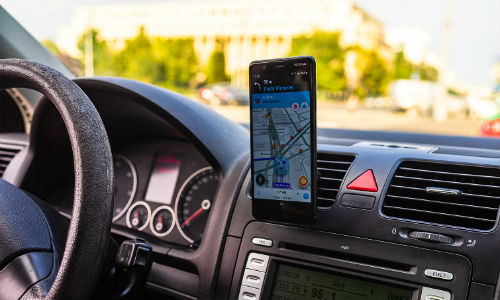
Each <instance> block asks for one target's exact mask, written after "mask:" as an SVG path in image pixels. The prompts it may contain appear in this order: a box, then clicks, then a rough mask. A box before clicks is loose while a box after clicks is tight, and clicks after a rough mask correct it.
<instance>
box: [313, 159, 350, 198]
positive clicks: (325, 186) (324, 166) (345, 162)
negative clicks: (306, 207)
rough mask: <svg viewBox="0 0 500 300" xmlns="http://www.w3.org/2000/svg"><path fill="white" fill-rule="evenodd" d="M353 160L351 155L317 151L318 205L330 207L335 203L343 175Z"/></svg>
mask: <svg viewBox="0 0 500 300" xmlns="http://www.w3.org/2000/svg"><path fill="white" fill-rule="evenodd" d="M353 161H354V156H352V155H343V154H335V153H329V152H318V158H317V168H318V172H319V179H318V187H317V194H318V195H317V197H316V198H317V200H318V207H330V206H332V205H333V203H335V200H336V199H337V194H338V192H339V189H340V186H341V185H342V181H343V180H344V176H345V174H346V173H347V170H348V169H349V167H350V166H351V164H352V162H353Z"/></svg>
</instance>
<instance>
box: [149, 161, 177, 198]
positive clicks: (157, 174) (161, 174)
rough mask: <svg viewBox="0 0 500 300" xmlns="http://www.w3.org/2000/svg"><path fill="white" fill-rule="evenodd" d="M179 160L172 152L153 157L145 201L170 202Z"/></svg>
mask: <svg viewBox="0 0 500 300" xmlns="http://www.w3.org/2000/svg"><path fill="white" fill-rule="evenodd" d="M180 166H181V161H180V160H179V159H178V158H177V157H176V156H175V155H172V154H159V155H158V156H156V158H155V163H154V165H153V172H152V173H151V177H150V178H149V184H148V189H147V191H146V197H145V200H146V201H152V202H159V203H162V204H167V205H169V204H171V203H172V196H173V194H174V189H175V185H176V183H177V177H178V176H179V169H180Z"/></svg>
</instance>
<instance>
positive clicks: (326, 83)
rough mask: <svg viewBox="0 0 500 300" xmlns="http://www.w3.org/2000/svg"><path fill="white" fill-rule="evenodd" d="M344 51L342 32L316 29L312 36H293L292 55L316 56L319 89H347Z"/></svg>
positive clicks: (333, 90)
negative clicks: (341, 44) (341, 38)
mask: <svg viewBox="0 0 500 300" xmlns="http://www.w3.org/2000/svg"><path fill="white" fill-rule="evenodd" d="M344 52H345V51H344V49H342V47H341V46H340V33H338V32H324V31H316V32H314V33H313V35H311V36H308V35H300V36H297V37H295V38H293V39H292V49H291V52H290V55H291V56H299V55H312V56H314V58H315V59H316V69H317V71H316V73H317V76H316V81H317V86H318V89H321V90H324V91H329V92H340V91H344V90H345V89H346V79H345V74H344V54H345V53H344Z"/></svg>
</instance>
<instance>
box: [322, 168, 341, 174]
mask: <svg viewBox="0 0 500 300" xmlns="http://www.w3.org/2000/svg"><path fill="white" fill-rule="evenodd" d="M318 171H320V172H321V171H327V172H339V173H345V171H346V170H341V169H332V168H324V167H318Z"/></svg>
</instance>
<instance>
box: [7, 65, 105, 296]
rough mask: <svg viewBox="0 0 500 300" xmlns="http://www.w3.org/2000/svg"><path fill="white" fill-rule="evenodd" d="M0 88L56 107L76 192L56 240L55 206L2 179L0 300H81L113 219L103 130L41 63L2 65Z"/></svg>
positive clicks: (72, 88)
mask: <svg viewBox="0 0 500 300" xmlns="http://www.w3.org/2000/svg"><path fill="white" fill-rule="evenodd" d="M5 88H29V89H33V90H36V91H38V92H40V93H42V94H44V95H45V96H46V97H47V98H49V99H50V100H51V101H52V103H53V104H54V106H55V107H56V108H57V110H58V112H59V114H60V115H61V117H62V119H63V121H64V124H65V126H66V129H67V132H68V135H69V139H70V142H71V148H72V151H73V163H74V172H75V188H74V203H73V215H72V217H71V221H70V223H69V229H68V231H67V238H64V236H65V235H66V232H64V235H63V237H62V238H61V237H60V236H58V233H57V231H58V226H59V224H57V222H58V221H56V220H57V219H58V218H57V217H58V214H57V212H55V210H54V209H53V208H51V207H50V206H48V205H46V204H45V203H44V202H43V201H40V200H38V199H36V198H35V197H34V196H32V195H29V194H28V193H26V192H24V191H22V190H21V189H20V188H18V187H15V186H13V185H11V184H10V183H8V182H6V181H4V180H2V179H0V299H19V298H26V299H79V298H86V297H88V296H90V293H91V292H92V290H93V288H94V286H95V284H96V282H97V280H98V278H99V276H100V274H101V269H102V267H103V262H104V259H105V254H106V249H107V245H108V240H109V233H110V228H111V219H112V208H113V198H112V197H113V193H112V188H113V160H112V156H111V149H110V145H109V140H108V136H107V133H106V130H105V128H104V124H103V122H102V120H101V118H100V116H99V114H98V112H97V110H96V109H95V107H94V105H93V104H92V102H91V101H90V99H89V98H88V97H87V95H85V93H84V92H83V91H82V90H81V89H80V88H79V87H78V86H77V85H76V84H75V83H74V82H73V81H71V80H70V79H68V78H67V77H65V76H64V75H62V74H61V73H59V72H58V71H56V70H54V69H52V68H49V67H47V66H45V65H42V64H40V63H36V62H33V61H28V60H22V59H0V89H5ZM66 222H67V221H66ZM66 226H67V224H66ZM59 230H60V228H59ZM64 242H65V246H64ZM58 249H59V250H58ZM62 252H63V253H62Z"/></svg>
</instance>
